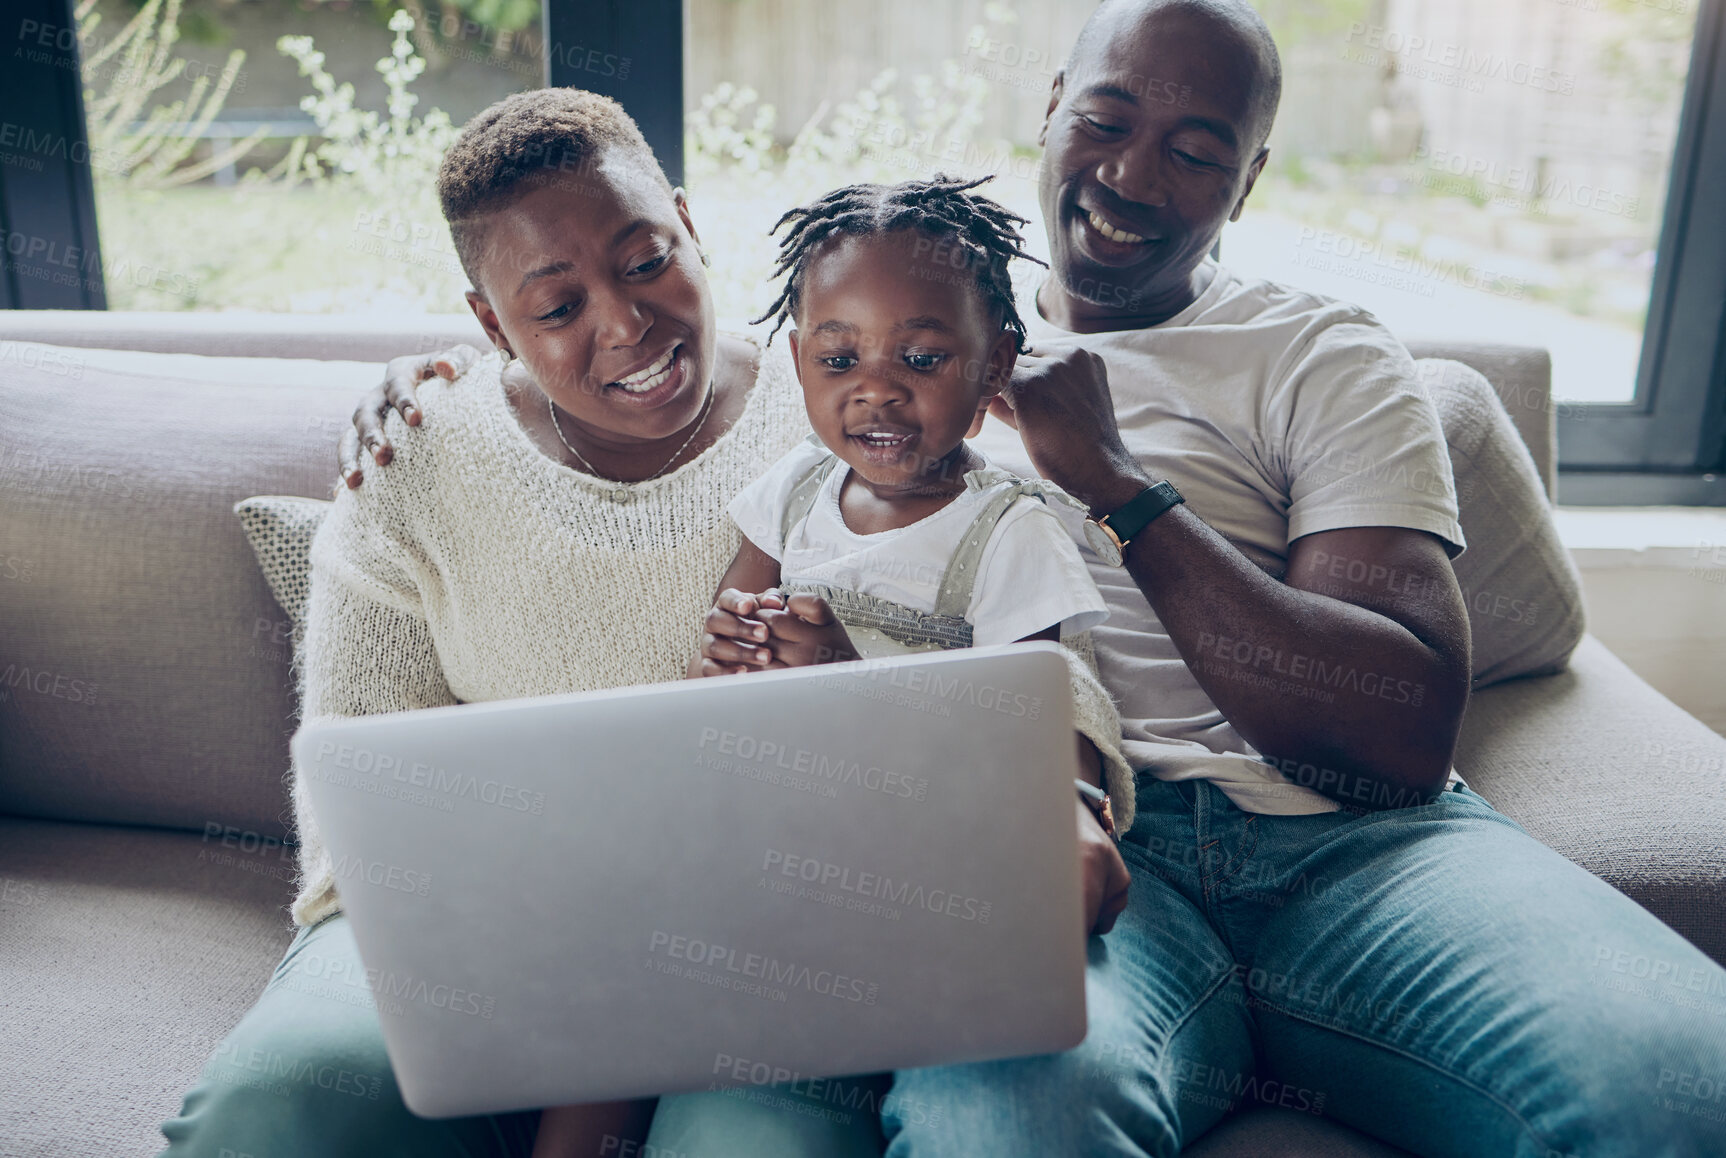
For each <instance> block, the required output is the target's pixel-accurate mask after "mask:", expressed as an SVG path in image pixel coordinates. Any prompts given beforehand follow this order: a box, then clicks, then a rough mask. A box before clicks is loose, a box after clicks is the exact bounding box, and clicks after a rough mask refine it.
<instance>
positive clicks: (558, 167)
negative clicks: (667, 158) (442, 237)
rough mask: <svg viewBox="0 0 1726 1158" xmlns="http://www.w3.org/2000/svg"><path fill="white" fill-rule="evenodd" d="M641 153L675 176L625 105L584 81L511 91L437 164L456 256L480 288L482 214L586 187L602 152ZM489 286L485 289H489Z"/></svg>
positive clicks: (642, 159) (659, 172)
mask: <svg viewBox="0 0 1726 1158" xmlns="http://www.w3.org/2000/svg"><path fill="white" fill-rule="evenodd" d="M608 153H609V154H618V153H622V154H624V155H627V156H629V157H630V158H631V159H633V160H636V161H639V163H640V164H642V165H643V166H644V167H645V168H647V169H649V170H650V171H651V172H652V173H653V175H654V176H655V177H656V178H657V179H658V180H659V181H660V183H661V184H663V185H664V186H665V187H666V188H667V189H670V188H671V183H670V182H669V181H667V180H666V179H665V171H664V170H663V169H661V168H660V167H659V161H658V160H657V159H656V158H655V157H654V155H653V150H652V149H650V148H648V145H647V141H646V139H645V138H643V137H642V135H641V130H640V129H639V128H637V127H636V124H635V121H634V120H632V119H631V118H630V116H629V114H628V113H626V112H624V111H623V106H622V105H620V104H618V103H617V102H616V101H614V100H612V99H611V98H610V97H605V96H601V95H599V94H598V93H595V92H588V91H587V90H586V89H579V88H540V89H533V90H531V91H529V92H518V93H516V94H515V95H513V96H508V97H505V98H504V99H503V100H500V101H498V102H497V103H496V104H494V105H492V106H491V107H490V108H487V109H485V110H484V111H482V112H480V113H479V114H478V115H477V116H475V117H474V118H473V119H472V120H471V121H469V122H468V123H467V125H466V126H465V127H464V128H463V129H462V131H461V135H460V136H459V137H457V138H456V142H455V144H453V145H451V146H450V149H449V152H447V153H445V154H444V158H443V163H442V164H441V165H440V166H439V167H438V175H437V194H438V201H439V203H440V204H441V205H442V207H443V215H444V220H445V221H447V222H449V228H450V237H451V239H452V240H453V241H454V242H455V250H456V256H457V257H459V258H460V259H461V265H462V269H463V270H464V271H466V273H467V276H468V280H469V281H471V282H473V286H474V288H475V289H481V290H482V287H481V286H480V283H479V277H478V276H477V272H478V266H479V259H480V257H481V256H482V255H483V253H484V234H485V230H484V227H483V219H484V218H485V217H486V216H487V215H488V214H491V213H495V212H496V211H497V210H499V209H502V208H504V207H505V206H507V205H509V204H510V203H511V202H512V201H514V200H515V199H516V198H518V197H520V196H522V195H523V194H525V193H529V192H531V191H533V190H535V189H541V188H544V187H546V186H548V185H561V186H563V187H566V188H568V189H570V190H571V192H573V193H581V192H585V191H587V187H588V186H590V185H591V183H592V181H593V180H594V176H595V171H596V169H597V168H598V165H599V160H600V157H601V156H602V155H603V154H608ZM482 292H483V290H482Z"/></svg>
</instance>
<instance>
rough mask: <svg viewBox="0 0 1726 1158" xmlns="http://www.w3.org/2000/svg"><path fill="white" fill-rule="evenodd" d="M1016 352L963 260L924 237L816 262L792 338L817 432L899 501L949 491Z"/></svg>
mask: <svg viewBox="0 0 1726 1158" xmlns="http://www.w3.org/2000/svg"><path fill="white" fill-rule="evenodd" d="M1013 346H1014V342H1013V335H1012V334H1011V333H1010V332H1008V331H1006V330H1004V329H1002V328H1001V324H1000V322H999V321H998V320H997V319H996V318H995V317H994V316H992V311H991V310H990V309H989V308H988V306H987V305H986V304H985V303H984V300H983V295H982V291H981V290H979V289H978V288H977V275H976V269H975V267H974V266H971V265H969V264H967V263H966V261H965V257H964V253H963V251H959V250H956V249H955V247H954V245H953V243H952V242H951V241H941V240H933V239H931V238H929V237H927V236H925V235H924V234H923V233H921V232H919V231H917V230H914V229H907V230H901V231H898V232H894V233H888V234H872V235H868V236H861V237H840V238H838V239H836V240H834V241H832V242H829V243H827V244H826V245H825V246H824V247H823V248H822V249H820V250H819V251H818V252H817V253H815V254H813V255H812V256H811V259H810V262H809V264H808V266H807V268H806V272H805V277H804V284H803V292H802V299H801V303H800V306H799V309H798V311H797V329H796V330H795V331H794V332H793V333H792V335H791V353H792V356H793V357H794V358H795V359H796V362H797V377H798V379H799V380H800V381H801V382H802V383H803V399H804V403H805V405H806V406H807V407H808V409H809V424H810V425H811V426H812V427H813V428H814V429H815V433H816V434H817V435H819V436H820V438H821V441H822V442H824V443H826V444H827V446H828V447H829V448H830V449H831V450H832V451H833V452H834V453H835V454H837V455H838V456H839V457H840V458H842V459H843V460H845V462H846V464H847V465H849V466H850V467H851V469H852V470H853V471H855V472H856V473H857V474H858V475H859V476H861V477H862V478H863V479H864V480H866V481H867V482H868V483H869V484H870V486H871V487H872V488H873V489H876V490H878V491H884V492H889V493H890V492H892V491H895V490H908V491H916V490H918V489H927V488H928V486H929V485H930V484H931V483H936V482H938V481H940V480H941V478H942V476H943V473H944V468H945V467H946V466H947V465H949V464H950V463H951V462H952V461H953V460H954V458H955V456H956V454H957V452H958V451H959V450H960V448H961V445H962V443H963V441H964V439H965V438H966V437H968V436H969V435H971V434H974V433H975V432H976V430H977V428H978V427H980V426H981V425H982V421H983V415H984V413H985V412H986V410H987V408H988V405H989V399H990V398H992V397H993V396H994V395H995V394H996V393H998V392H999V390H1000V387H1001V385H1002V384H1004V383H1005V382H1006V381H1007V378H1008V375H1010V374H1011V373H1012V369H1013V361H1014V357H1015V354H1014V350H1013Z"/></svg>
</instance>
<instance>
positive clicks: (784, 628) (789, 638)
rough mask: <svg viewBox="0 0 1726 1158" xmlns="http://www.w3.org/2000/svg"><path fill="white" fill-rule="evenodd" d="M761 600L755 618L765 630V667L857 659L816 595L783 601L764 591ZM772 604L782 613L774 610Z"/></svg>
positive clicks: (830, 611) (840, 627)
mask: <svg viewBox="0 0 1726 1158" xmlns="http://www.w3.org/2000/svg"><path fill="white" fill-rule="evenodd" d="M761 599H762V602H761V604H760V605H759V607H758V609H757V610H756V612H755V615H756V618H757V620H758V621H759V622H760V623H761V624H762V625H763V626H765V627H766V628H767V642H766V646H767V648H768V649H770V650H771V651H772V653H773V659H772V661H771V662H770V663H769V664H768V665H767V666H768V667H809V666H811V665H813V664H818V663H843V662H844V661H846V660H850V659H856V658H857V649H856V648H855V647H854V646H852V643H851V637H850V636H849V635H847V634H845V626H844V624H842V623H840V622H839V619H838V617H837V616H835V615H834V614H833V609H832V608H831V607H829V606H828V605H827V601H826V600H825V599H823V598H821V597H820V596H819V595H793V596H791V597H790V598H789V599H786V598H784V597H783V596H781V595H780V593H779V592H778V591H767V592H764V593H763V594H762V596H761ZM775 604H777V605H778V606H779V607H783V608H784V610H777V609H776V608H775ZM709 618H711V616H710V617H709Z"/></svg>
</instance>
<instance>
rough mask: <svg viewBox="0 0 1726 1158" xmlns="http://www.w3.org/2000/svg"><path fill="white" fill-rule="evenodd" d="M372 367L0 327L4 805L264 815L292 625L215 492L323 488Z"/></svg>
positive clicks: (101, 813)
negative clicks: (91, 344)
mask: <svg viewBox="0 0 1726 1158" xmlns="http://www.w3.org/2000/svg"><path fill="white" fill-rule="evenodd" d="M378 369H379V368H378V367H377V366H375V365H369V364H364V363H355V362H311V361H285V360H276V359H263V358H200V357H195V356H191V355H175V354H143V353H127V352H119V351H109V350H95V349H86V350H78V349H65V348H58V347H52V346H42V345H33V344H28V343H19V342H5V341H0V812H4V813H12V814H17V815H25V816H41V817H50V818H61V819H69V820H87V821H107V822H117V823H130V824H151V825H164V826H170V827H177V828H193V829H203V828H204V827H205V826H206V825H208V824H211V823H220V824H233V825H238V826H240V827H243V828H245V829H248V830H251V831H255V832H258V833H261V834H264V835H272V836H280V835H281V834H282V832H283V831H284V829H285V825H286V820H287V811H286V809H287V800H286V796H285V793H284V790H283V786H282V780H281V778H282V775H283V773H284V772H285V770H286V769H287V766H288V763H287V739H288V736H289V734H290V732H291V729H292V727H293V722H292V715H293V698H292V694H291V692H292V688H291V673H290V668H289V661H290V654H289V652H290V648H289V643H288V630H289V628H288V626H287V623H286V619H287V617H286V616H285V615H284V614H283V613H282V612H281V611H280V610H279V609H278V608H277V607H276V605H275V602H274V600H272V599H271V597H270V594H269V591H268V590H267V588H266V587H265V585H264V581H263V579H262V577H261V576H260V574H259V572H258V566H257V563H256V561H255V560H254V558H253V556H252V552H251V549H250V547H249V546H248V545H247V542H246V539H245V536H244V534H243V533H242V532H241V529H240V524H239V521H238V520H237V519H236V518H235V517H234V515H233V512H232V511H231V509H230V508H231V507H232V506H233V504H234V503H235V502H236V501H237V500H239V499H242V498H245V497H247V496H249V495H255V494H263V493H275V494H302V495H311V496H317V497H328V496H329V495H330V491H331V484H332V480H333V479H334V476H335V455H334V449H333V448H334V446H335V440H336V437H337V435H338V434H339V432H340V431H341V430H342V429H344V428H345V427H346V426H347V425H348V421H349V415H350V414H351V413H352V411H353V407H354V401H355V399H356V398H357V397H358V396H359V394H360V393H361V392H362V391H364V390H365V389H366V388H368V387H369V386H372V385H374V384H376V382H377V380H378Z"/></svg>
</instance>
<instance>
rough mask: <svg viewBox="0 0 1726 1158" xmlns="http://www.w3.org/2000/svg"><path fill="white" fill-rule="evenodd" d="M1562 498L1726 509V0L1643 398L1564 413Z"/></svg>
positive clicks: (1705, 0) (1660, 270) (1688, 86)
mask: <svg viewBox="0 0 1726 1158" xmlns="http://www.w3.org/2000/svg"><path fill="white" fill-rule="evenodd" d="M1557 410H1558V471H1559V474H1558V499H1559V502H1561V503H1566V504H1571V505H1581V506H1652V505H1685V506H1721V505H1726V475H1723V474H1722V473H1721V471H1722V468H1726V0H1701V3H1700V4H1699V5H1698V9H1697V15H1696V35H1695V40H1694V42H1693V46H1692V49H1691V60H1690V75H1689V78H1688V79H1687V81H1686V83H1685V92H1684V105H1683V109H1682V112H1681V113H1680V115H1679V121H1678V137H1677V143H1676V145H1675V147H1674V150H1673V158H1672V172H1671V178H1670V180H1669V182H1668V187H1667V195H1666V206H1665V217H1664V219H1663V222H1662V225H1661V229H1660V240H1659V244H1658V248H1657V250H1656V256H1655V265H1654V277H1653V284H1652V286H1651V287H1650V291H1649V307H1648V322H1647V325H1646V327H1645V329H1644V331H1643V342H1642V358H1641V361H1640V364H1639V366H1638V372H1637V384H1636V395H1635V397H1634V398H1633V399H1632V400H1631V401H1629V402H1626V403H1614V404H1608V403H1575V404H1570V403H1565V404H1563V405H1560V406H1559V407H1558V408H1557Z"/></svg>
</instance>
